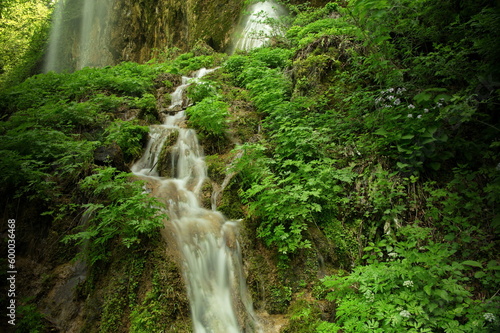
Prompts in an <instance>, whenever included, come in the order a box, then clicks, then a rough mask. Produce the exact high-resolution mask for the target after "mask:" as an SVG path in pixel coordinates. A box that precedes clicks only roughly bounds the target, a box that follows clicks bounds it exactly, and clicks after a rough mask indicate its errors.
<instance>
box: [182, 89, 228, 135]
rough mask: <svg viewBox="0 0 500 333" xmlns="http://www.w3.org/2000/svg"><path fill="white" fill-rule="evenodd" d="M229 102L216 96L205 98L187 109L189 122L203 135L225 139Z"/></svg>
mask: <svg viewBox="0 0 500 333" xmlns="http://www.w3.org/2000/svg"><path fill="white" fill-rule="evenodd" d="M228 107H229V106H228V104H227V103H225V102H223V101H221V100H219V99H218V98H216V97H208V98H204V99H203V100H201V101H200V102H198V103H196V104H195V105H193V106H191V107H189V108H187V109H186V114H187V115H188V117H189V119H188V122H189V124H190V125H191V126H192V127H193V128H194V129H196V130H197V131H198V132H199V133H200V134H201V135H203V136H205V137H207V138H212V139H216V140H220V139H224V138H225V135H226V130H227V117H228V115H229V114H228Z"/></svg>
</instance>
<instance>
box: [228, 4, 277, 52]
mask: <svg viewBox="0 0 500 333" xmlns="http://www.w3.org/2000/svg"><path fill="white" fill-rule="evenodd" d="M247 11H248V14H247V15H245V16H244V18H243V20H242V22H241V23H240V27H239V29H237V31H236V33H235V38H234V41H233V47H232V50H231V52H230V53H233V52H234V51H236V50H243V51H249V50H251V49H254V48H257V47H260V46H263V45H265V44H266V43H267V42H268V41H269V38H270V37H271V36H272V35H273V34H279V33H280V32H279V31H275V30H273V27H272V25H271V22H270V21H273V20H277V19H278V18H279V17H280V16H282V15H284V14H285V12H286V10H285V8H284V7H283V6H282V5H279V4H277V3H276V2H274V1H270V0H266V1H263V2H256V3H254V4H253V5H251V6H250V7H249V8H248V10H247Z"/></svg>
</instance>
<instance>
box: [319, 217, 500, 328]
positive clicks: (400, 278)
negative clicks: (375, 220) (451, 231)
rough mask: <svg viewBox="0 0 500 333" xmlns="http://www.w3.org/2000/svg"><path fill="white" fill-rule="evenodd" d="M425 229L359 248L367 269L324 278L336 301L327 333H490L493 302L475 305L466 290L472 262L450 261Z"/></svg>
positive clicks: (447, 252) (442, 245)
mask: <svg viewBox="0 0 500 333" xmlns="http://www.w3.org/2000/svg"><path fill="white" fill-rule="evenodd" d="M429 233H430V230H428V229H423V228H419V227H413V226H409V227H405V228H402V229H400V234H401V236H402V237H403V239H401V240H400V241H394V240H391V239H390V238H388V239H386V240H383V241H381V242H379V243H378V244H374V243H371V244H370V246H368V247H366V248H365V252H366V253H367V254H366V255H365V258H367V260H368V262H369V263H370V265H367V266H358V267H356V268H355V269H354V270H353V272H352V273H351V274H350V275H348V276H345V277H340V276H339V277H334V276H331V277H327V278H325V279H324V280H323V283H324V284H325V286H326V287H328V288H332V290H333V291H332V292H330V293H329V294H328V296H327V298H328V299H330V300H334V301H335V302H337V304H338V307H337V310H336V315H337V321H336V323H335V324H323V326H329V329H330V330H331V331H336V330H339V329H341V330H343V331H344V332H402V331H405V332H435V331H441V330H442V331H446V332H490V331H491V330H492V329H494V327H496V325H498V323H496V322H494V321H490V319H489V318H491V316H493V318H495V317H496V318H498V315H499V312H498V299H497V298H495V296H493V298H491V299H488V300H486V299H482V300H477V299H476V298H475V297H474V295H473V293H472V292H471V289H470V288H467V287H466V285H467V284H468V283H469V281H470V271H471V270H475V269H477V268H480V267H482V263H480V262H477V261H463V262H459V261H455V260H453V254H454V253H455V250H453V249H452V248H451V247H450V245H449V244H446V243H436V242H433V241H431V240H430V239H428V237H429Z"/></svg>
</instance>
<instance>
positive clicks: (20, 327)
mask: <svg viewBox="0 0 500 333" xmlns="http://www.w3.org/2000/svg"><path fill="white" fill-rule="evenodd" d="M16 310H17V315H18V316H19V319H17V321H16V330H15V332H16V333H42V332H45V330H46V327H45V323H44V318H45V316H44V315H43V314H41V313H40V312H39V311H38V309H37V307H36V305H35V304H32V303H28V304H25V305H20V306H18V307H17V309H16Z"/></svg>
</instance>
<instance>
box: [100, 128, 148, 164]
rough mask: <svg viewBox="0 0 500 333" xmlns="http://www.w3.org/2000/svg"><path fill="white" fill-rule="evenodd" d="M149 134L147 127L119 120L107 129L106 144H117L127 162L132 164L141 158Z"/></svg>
mask: <svg viewBox="0 0 500 333" xmlns="http://www.w3.org/2000/svg"><path fill="white" fill-rule="evenodd" d="M148 132H149V128H148V127H147V126H140V125H137V122H134V121H123V120H119V119H117V120H115V121H114V122H113V123H111V125H110V126H109V127H108V128H107V129H106V132H105V134H106V141H105V143H108V144H109V143H112V142H116V143H117V144H118V146H120V148H121V149H122V152H123V157H124V159H125V161H128V162H130V161H133V160H134V159H136V158H138V157H140V156H141V153H142V148H143V144H144V143H145V140H146V138H147V134H148Z"/></svg>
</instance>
